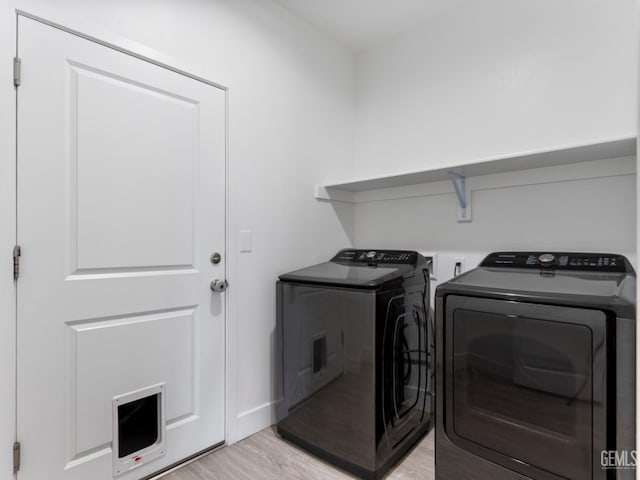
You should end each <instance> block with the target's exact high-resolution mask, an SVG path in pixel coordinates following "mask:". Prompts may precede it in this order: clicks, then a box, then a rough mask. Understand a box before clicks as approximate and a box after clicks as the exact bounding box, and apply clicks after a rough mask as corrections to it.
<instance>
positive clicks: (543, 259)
mask: <svg viewBox="0 0 640 480" xmlns="http://www.w3.org/2000/svg"><path fill="white" fill-rule="evenodd" d="M538 261H539V262H540V265H542V266H543V267H548V266H550V265H553V263H554V262H555V261H556V257H555V256H554V255H553V254H551V253H544V254H542V255H540V256H539V257H538Z"/></svg>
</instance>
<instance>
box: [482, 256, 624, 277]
mask: <svg viewBox="0 0 640 480" xmlns="http://www.w3.org/2000/svg"><path fill="white" fill-rule="evenodd" d="M480 266H481V267H507V268H509V267H511V268H538V269H540V268H542V269H544V268H549V269H555V270H586V271H601V272H627V271H629V269H630V268H631V267H630V265H629V264H628V261H627V259H626V258H625V257H623V256H622V255H615V254H611V253H557V252H553V253H550V252H496V253H492V254H490V255H488V256H487V257H486V258H485V259H484V260H483V261H482V263H481V264H480Z"/></svg>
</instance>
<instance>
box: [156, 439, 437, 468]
mask: <svg viewBox="0 0 640 480" xmlns="http://www.w3.org/2000/svg"><path fill="white" fill-rule="evenodd" d="M433 438H434V432H433V430H432V431H431V432H430V433H429V434H428V435H427V436H426V437H425V438H424V439H422V441H420V442H419V443H418V444H417V445H416V446H415V447H414V448H413V450H411V451H410V452H409V453H408V454H407V455H406V456H405V457H404V458H403V459H402V461H401V462H400V463H398V464H397V465H396V466H395V468H393V469H392V470H391V471H390V472H389V474H388V475H387V476H386V477H385V479H386V480H433V479H434V463H433V458H434V450H433ZM353 478H356V477H354V476H352V475H350V474H348V473H346V472H345V471H343V470H340V469H338V468H336V467H334V466H332V465H331V464H329V463H327V462H324V461H322V460H320V459H319V458H317V457H314V456H313V455H311V454H309V453H307V452H306V451H304V450H302V449H300V448H298V447H296V446H295V445H293V444H292V443H289V442H287V441H285V440H283V439H281V438H280V437H278V436H277V435H276V433H275V427H269V428H266V429H264V430H262V431H260V432H258V433H256V434H255V435H252V436H251V437H249V438H245V439H244V440H242V441H240V442H238V443H236V444H234V445H231V446H229V447H224V448H222V449H220V450H217V451H215V452H213V453H210V454H209V455H206V456H205V457H202V458H200V459H198V460H196V461H194V462H192V463H190V464H188V465H186V466H184V467H182V468H180V469H178V470H176V471H174V472H172V473H169V474H168V475H165V476H164V477H162V480H283V479H299V480H312V479H318V480H320V479H322V480H325V479H327V480H341V479H353Z"/></svg>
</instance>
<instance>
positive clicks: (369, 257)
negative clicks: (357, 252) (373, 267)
mask: <svg viewBox="0 0 640 480" xmlns="http://www.w3.org/2000/svg"><path fill="white" fill-rule="evenodd" d="M366 257H367V258H368V259H369V260H373V259H374V258H376V252H375V251H374V250H371V251H370V252H367V255H366Z"/></svg>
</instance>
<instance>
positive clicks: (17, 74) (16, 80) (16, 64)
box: [13, 57, 22, 87]
mask: <svg viewBox="0 0 640 480" xmlns="http://www.w3.org/2000/svg"><path fill="white" fill-rule="evenodd" d="M21 65H22V60H21V59H20V57H13V85H14V86H16V87H19V86H20V81H21V80H22V68H21Z"/></svg>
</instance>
